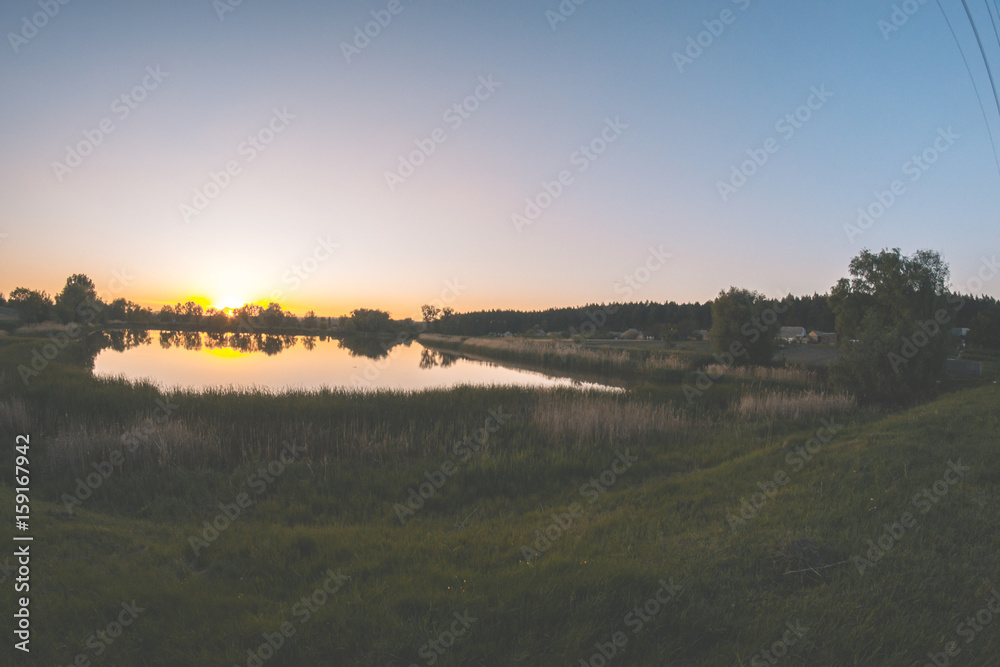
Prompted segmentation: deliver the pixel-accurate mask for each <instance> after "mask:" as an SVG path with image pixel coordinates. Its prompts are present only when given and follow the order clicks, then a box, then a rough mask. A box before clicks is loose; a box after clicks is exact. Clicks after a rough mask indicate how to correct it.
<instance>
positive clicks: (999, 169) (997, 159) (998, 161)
mask: <svg viewBox="0 0 1000 667" xmlns="http://www.w3.org/2000/svg"><path fill="white" fill-rule="evenodd" d="M962 4H965V0H962ZM937 6H938V9H940V10H941V14H942V15H943V16H944V20H945V23H947V24H948V29H949V30H950V31H951V36H952V37H953V38H954V39H955V44H957V45H958V52H959V53H960V54H961V55H962V60H963V61H964V62H965V69H966V70H967V71H968V72H969V78H970V79H971V80H972V88H973V90H975V91H976V98H978V99H979V109H980V110H981V111H982V112H983V122H985V123H986V132H987V134H989V137H990V143H991V144H993V159H994V161H995V162H996V165H997V172H998V173H1000V156H998V155H997V143H996V140H995V139H994V138H993V130H992V128H991V127H990V119H989V116H988V115H987V113H986V105H985V104H984V103H983V96H982V95H980V94H979V86H977V85H976V77H975V76H974V75H973V73H972V66H971V65H970V64H969V59H968V58H967V57H966V56H965V49H963V48H962V42H960V41H959V39H958V33H956V32H955V27H954V26H953V25H952V23H951V19H949V18H948V13H947V12H946V11H945V10H944V7H943V6H942V5H941V0H937ZM966 11H968V6H966ZM969 20H970V21H971V20H972V17H971V16H970V17H969ZM973 28H975V25H974V24H973ZM976 38H977V39H978V32H977V36H976ZM979 48H980V50H982V42H980V43H979ZM983 58H984V59H985V58H986V54H985V53H983ZM987 67H988V65H987ZM991 80H992V77H991ZM995 92H996V91H995V90H994V97H995ZM997 111H998V113H1000V100H997Z"/></svg>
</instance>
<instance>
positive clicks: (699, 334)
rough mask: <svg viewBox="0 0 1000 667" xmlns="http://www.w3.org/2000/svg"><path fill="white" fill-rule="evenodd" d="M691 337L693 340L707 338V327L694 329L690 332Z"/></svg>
mask: <svg viewBox="0 0 1000 667" xmlns="http://www.w3.org/2000/svg"><path fill="white" fill-rule="evenodd" d="M691 337H692V338H694V339H695V340H708V329H695V330H694V331H692V332H691Z"/></svg>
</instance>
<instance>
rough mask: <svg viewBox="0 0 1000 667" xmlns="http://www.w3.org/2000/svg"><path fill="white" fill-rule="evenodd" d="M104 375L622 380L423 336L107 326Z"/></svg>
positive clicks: (317, 383) (183, 379) (399, 383)
mask: <svg viewBox="0 0 1000 667" xmlns="http://www.w3.org/2000/svg"><path fill="white" fill-rule="evenodd" d="M97 347H98V348H99V351H98V352H97V354H96V357H95V359H94V374H95V375H97V376H123V377H125V378H128V379H132V380H136V379H145V380H148V381H150V382H153V383H154V384H156V385H158V386H159V387H161V388H162V389H172V388H183V389H195V390H202V389H207V388H210V387H230V386H236V387H243V388H250V387H256V388H259V389H267V390H270V391H283V390H287V389H306V390H313V389H320V388H323V387H328V388H330V389H351V390H359V391H373V390H384V389H391V390H403V391H420V390H422V389H431V388H447V387H454V386H456V385H463V384H471V385H514V386H523V387H577V388H580V389H602V390H610V391H619V390H620V388H619V387H614V386H612V385H610V384H603V383H599V382H592V381H581V380H578V379H573V378H569V377H557V376H555V375H551V374H547V373H542V372H538V371H534V370H526V369H522V368H513V367H509V366H504V365H501V364H499V363H497V362H491V361H486V360H481V359H472V358H469V357H465V356H462V355H459V354H455V353H451V352H442V351H438V350H435V349H432V348H426V347H424V346H422V345H421V344H419V343H416V342H410V343H408V344H395V341H394V340H379V339H373V338H357V339H353V340H352V339H337V338H332V337H329V336H278V335H269V334H226V333H201V332H179V331H112V332H105V333H103V334H101V340H100V341H99V342H98V345H97Z"/></svg>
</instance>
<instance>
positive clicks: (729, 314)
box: [709, 287, 783, 365]
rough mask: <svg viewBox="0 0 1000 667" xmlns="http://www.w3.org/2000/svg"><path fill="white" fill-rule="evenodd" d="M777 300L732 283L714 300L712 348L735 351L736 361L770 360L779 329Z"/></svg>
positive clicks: (749, 362) (754, 362)
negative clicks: (739, 287)
mask: <svg viewBox="0 0 1000 667" xmlns="http://www.w3.org/2000/svg"><path fill="white" fill-rule="evenodd" d="M775 305H776V304H775V302H773V301H770V300H768V299H767V298H766V297H765V296H764V295H763V294H759V293H757V292H751V291H749V290H745V289H738V288H736V287H730V288H729V291H728V292H725V291H724V292H719V296H718V297H717V298H716V299H715V301H713V302H712V329H711V331H710V332H709V339H710V340H711V343H712V349H713V350H715V351H716V352H720V353H728V354H732V355H733V363H735V364H737V365H745V364H767V363H770V361H771V358H772V357H773V356H774V336H775V334H776V333H777V332H778V315H779V314H780V313H779V312H778V310H783V308H776V307H775Z"/></svg>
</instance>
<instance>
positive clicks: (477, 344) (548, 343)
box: [427, 338, 688, 373]
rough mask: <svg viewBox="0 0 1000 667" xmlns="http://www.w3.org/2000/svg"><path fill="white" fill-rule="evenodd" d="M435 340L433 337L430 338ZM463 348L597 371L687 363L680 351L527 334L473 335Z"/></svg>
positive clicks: (674, 366) (675, 368)
mask: <svg viewBox="0 0 1000 667" xmlns="http://www.w3.org/2000/svg"><path fill="white" fill-rule="evenodd" d="M427 342H428V343H430V344H436V341H434V340H428V341H427ZM460 349H461V351H463V352H472V353H480V354H484V355H486V356H493V357H497V358H499V359H507V360H514V361H527V362H536V363H542V364H553V365H560V366H564V367H568V368H576V369H580V370H588V371H596V372H605V373H606V372H615V373H627V372H631V373H652V372H656V371H664V370H667V371H683V370H686V369H687V368H688V363H687V362H686V361H685V360H684V359H683V358H681V357H679V356H677V355H648V354H643V353H638V352H635V351H631V350H624V349H623V350H613V349H608V348H595V347H586V346H583V345H578V344H576V343H572V342H569V341H561V340H555V341H553V340H533V339H526V338H474V339H468V340H466V341H465V342H464V343H462V345H461V347H460Z"/></svg>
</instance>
